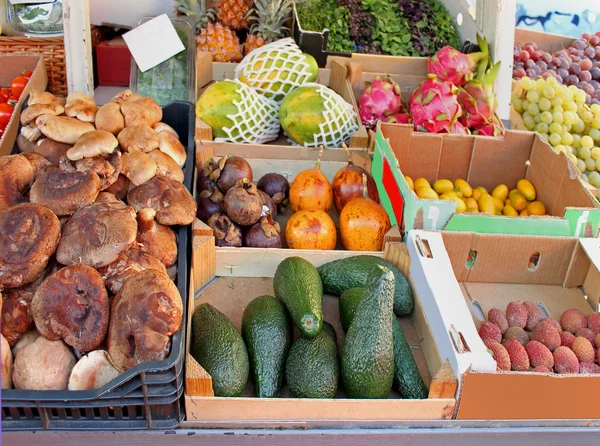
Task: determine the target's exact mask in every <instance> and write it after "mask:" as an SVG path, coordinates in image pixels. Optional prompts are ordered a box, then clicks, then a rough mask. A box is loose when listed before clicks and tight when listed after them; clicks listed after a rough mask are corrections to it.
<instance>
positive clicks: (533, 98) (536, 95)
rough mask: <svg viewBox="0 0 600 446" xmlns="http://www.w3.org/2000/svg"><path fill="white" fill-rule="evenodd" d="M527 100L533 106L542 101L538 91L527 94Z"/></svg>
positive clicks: (530, 91)
mask: <svg viewBox="0 0 600 446" xmlns="http://www.w3.org/2000/svg"><path fill="white" fill-rule="evenodd" d="M525 97H526V98H527V100H528V101H529V102H531V103H533V104H537V103H538V102H539V100H540V94H539V93H538V92H537V91H536V90H529V91H528V92H527V96H525Z"/></svg>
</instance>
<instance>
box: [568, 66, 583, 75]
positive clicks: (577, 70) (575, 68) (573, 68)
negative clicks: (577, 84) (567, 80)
mask: <svg viewBox="0 0 600 446" xmlns="http://www.w3.org/2000/svg"><path fill="white" fill-rule="evenodd" d="M569 73H571V74H579V73H581V66H579V64H576V63H572V64H571V65H570V66H569Z"/></svg>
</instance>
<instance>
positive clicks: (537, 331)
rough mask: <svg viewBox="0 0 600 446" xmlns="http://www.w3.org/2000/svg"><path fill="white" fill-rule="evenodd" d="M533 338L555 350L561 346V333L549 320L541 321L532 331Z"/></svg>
mask: <svg viewBox="0 0 600 446" xmlns="http://www.w3.org/2000/svg"><path fill="white" fill-rule="evenodd" d="M531 340H532V341H539V342H541V343H542V344H544V345H545V346H546V347H548V349H549V350H550V351H551V352H553V351H554V350H555V349H556V347H559V346H560V334H559V333H558V331H556V328H554V327H553V326H552V324H551V323H549V322H540V323H539V324H537V325H536V326H535V328H534V329H533V331H532V332H531Z"/></svg>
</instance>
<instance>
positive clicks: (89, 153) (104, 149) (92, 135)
mask: <svg viewBox="0 0 600 446" xmlns="http://www.w3.org/2000/svg"><path fill="white" fill-rule="evenodd" d="M118 145H119V142H118V141H117V138H115V135H113V134H112V133H110V132H107V131H106V130H92V131H91V132H86V133H84V134H83V135H81V136H80V137H79V139H77V142H76V143H75V145H74V146H73V147H71V148H70V149H69V150H68V151H67V157H68V158H69V159H70V160H71V161H77V160H80V159H82V158H93V157H95V156H99V155H105V154H111V153H113V152H114V150H115V149H116V148H117V147H118Z"/></svg>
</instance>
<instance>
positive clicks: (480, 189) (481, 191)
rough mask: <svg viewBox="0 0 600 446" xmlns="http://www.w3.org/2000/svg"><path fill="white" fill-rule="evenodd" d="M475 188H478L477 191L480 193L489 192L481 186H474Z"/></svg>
mask: <svg viewBox="0 0 600 446" xmlns="http://www.w3.org/2000/svg"><path fill="white" fill-rule="evenodd" d="M475 190H478V191H479V193H480V194H481V195H483V194H488V193H489V192H488V191H487V189H486V188H485V187H483V186H477V187H476V188H475Z"/></svg>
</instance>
